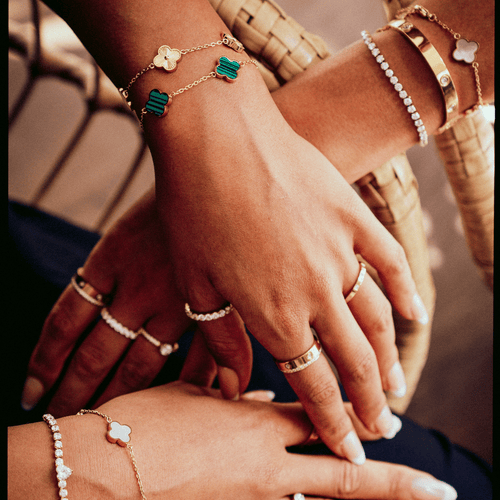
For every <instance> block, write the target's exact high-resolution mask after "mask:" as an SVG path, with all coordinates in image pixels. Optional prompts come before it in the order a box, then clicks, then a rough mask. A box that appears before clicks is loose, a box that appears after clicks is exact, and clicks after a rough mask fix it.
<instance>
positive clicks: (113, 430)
mask: <svg viewBox="0 0 500 500" xmlns="http://www.w3.org/2000/svg"><path fill="white" fill-rule="evenodd" d="M86 413H90V414H93V415H98V416H99V417H102V418H103V419H104V420H106V422H107V423H108V431H107V432H106V439H107V440H108V441H109V442H110V443H112V444H115V443H116V444H118V445H119V446H122V447H124V448H127V450H128V452H129V455H130V459H131V461H132V466H133V468H134V472H135V477H136V479H137V484H138V485H139V491H140V493H141V498H142V500H147V498H146V494H145V493H144V486H143V484H142V479H141V475H140V473H139V469H138V467H137V461H136V459H135V455H134V449H133V448H132V444H131V443H130V434H131V433H132V429H131V428H130V427H129V426H128V425H122V424H120V423H119V422H116V421H114V420H113V419H112V418H111V417H108V415H106V414H104V413H101V412H100V411H97V410H80V411H79V412H78V413H77V415H85V414H86Z"/></svg>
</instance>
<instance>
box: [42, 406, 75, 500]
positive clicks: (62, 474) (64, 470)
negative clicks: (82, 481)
mask: <svg viewBox="0 0 500 500" xmlns="http://www.w3.org/2000/svg"><path fill="white" fill-rule="evenodd" d="M43 420H44V421H45V422H46V423H47V425H48V426H49V429H50V430H51V431H52V438H53V439H54V448H55V451H54V455H55V457H56V460H55V466H56V477H57V486H58V487H59V497H60V498H62V499H64V500H68V490H67V489H66V479H68V477H69V476H71V474H72V473H73V471H72V470H71V469H70V468H69V467H68V466H67V465H64V461H63V458H62V456H63V451H62V441H61V432H60V430H59V426H58V425H57V421H56V419H55V418H54V417H53V416H52V415H51V414H50V413H47V414H45V415H44V416H43Z"/></svg>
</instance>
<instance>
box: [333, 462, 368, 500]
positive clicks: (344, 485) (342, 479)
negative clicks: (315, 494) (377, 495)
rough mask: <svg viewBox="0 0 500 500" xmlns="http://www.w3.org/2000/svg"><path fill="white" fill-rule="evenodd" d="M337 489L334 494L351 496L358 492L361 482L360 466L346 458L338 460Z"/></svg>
mask: <svg viewBox="0 0 500 500" xmlns="http://www.w3.org/2000/svg"><path fill="white" fill-rule="evenodd" d="M340 464H341V465H340V467H341V469H340V471H339V481H338V483H337V484H338V487H337V489H338V491H337V492H336V495H335V496H339V497H353V496H355V495H356V493H358V492H359V490H360V488H361V484H362V474H361V473H362V468H361V467H360V466H359V465H354V464H352V463H351V462H348V461H347V460H342V461H341V462H340Z"/></svg>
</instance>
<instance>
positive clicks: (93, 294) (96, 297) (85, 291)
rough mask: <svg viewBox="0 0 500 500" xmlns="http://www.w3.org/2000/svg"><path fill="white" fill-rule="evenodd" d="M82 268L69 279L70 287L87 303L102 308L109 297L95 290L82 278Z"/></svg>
mask: <svg viewBox="0 0 500 500" xmlns="http://www.w3.org/2000/svg"><path fill="white" fill-rule="evenodd" d="M82 270H83V269H82V268H81V267H80V268H79V269H78V270H77V271H76V274H75V275H74V276H72V278H71V285H73V288H74V289H75V291H76V292H77V293H78V294H79V295H80V297H83V298H84V299H85V300H86V301H87V302H90V303H91V304H93V305H94V306H98V307H104V306H105V305H106V302H108V300H109V295H105V294H104V293H101V292H99V291H98V290H96V289H95V288H94V287H93V286H92V285H91V284H90V283H88V282H87V281H85V280H84V279H83V278H82V275H81V273H82Z"/></svg>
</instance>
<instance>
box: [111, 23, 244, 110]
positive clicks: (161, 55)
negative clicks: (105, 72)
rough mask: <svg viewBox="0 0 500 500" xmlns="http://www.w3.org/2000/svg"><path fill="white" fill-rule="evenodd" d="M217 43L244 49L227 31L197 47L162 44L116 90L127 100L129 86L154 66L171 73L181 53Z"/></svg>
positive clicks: (238, 50)
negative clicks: (150, 57) (151, 59)
mask: <svg viewBox="0 0 500 500" xmlns="http://www.w3.org/2000/svg"><path fill="white" fill-rule="evenodd" d="M218 45H226V46H227V47H229V48H231V49H233V50H234V51H235V52H243V50H244V47H243V44H242V43H241V42H240V41H238V40H237V39H236V38H234V37H233V36H231V35H229V34H227V33H221V39H220V40H217V41H216V42H212V43H206V44H204V45H198V46H197V47H191V48H190V49H181V50H180V49H172V48H170V47H169V46H168V45H162V46H161V47H160V48H159V49H158V54H157V55H156V56H155V57H154V59H153V62H152V63H151V64H149V65H148V66H146V67H145V68H143V69H141V70H140V71H138V72H137V73H136V75H135V76H134V77H133V78H132V79H131V80H130V82H129V83H128V85H127V86H126V87H125V88H120V89H118V90H119V91H120V93H121V94H122V95H123V97H124V98H125V99H126V100H127V99H128V96H129V93H130V88H131V87H132V85H133V84H134V83H135V82H136V81H137V80H138V79H139V78H140V77H141V76H142V75H143V74H144V73H147V72H148V71H149V70H151V69H155V68H160V69H164V70H165V71H166V72H167V73H172V72H173V71H175V70H176V69H177V63H178V62H179V61H180V60H181V57H182V56H183V55H185V54H189V53H191V52H196V51H198V50H204V49H209V48H211V47H217V46H218ZM127 102H128V101H127ZM129 105H130V103H129Z"/></svg>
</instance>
